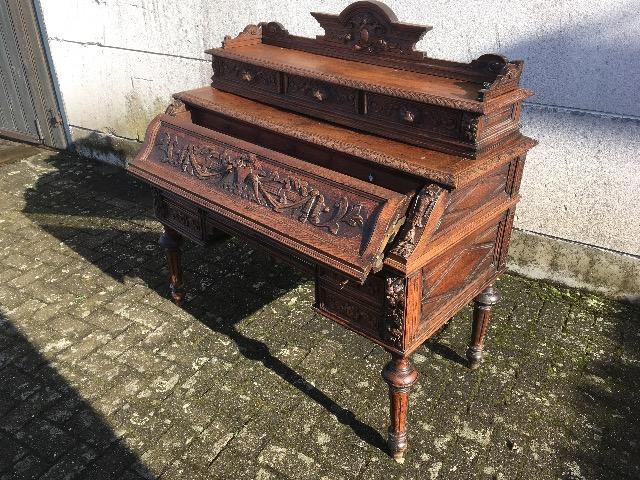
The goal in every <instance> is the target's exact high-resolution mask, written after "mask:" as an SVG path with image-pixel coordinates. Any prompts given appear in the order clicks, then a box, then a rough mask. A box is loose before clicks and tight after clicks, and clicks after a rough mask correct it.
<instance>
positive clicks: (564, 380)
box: [0, 153, 640, 480]
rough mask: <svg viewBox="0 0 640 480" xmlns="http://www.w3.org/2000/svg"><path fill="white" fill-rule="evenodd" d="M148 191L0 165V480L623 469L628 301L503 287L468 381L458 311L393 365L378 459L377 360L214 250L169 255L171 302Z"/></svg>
mask: <svg viewBox="0 0 640 480" xmlns="http://www.w3.org/2000/svg"><path fill="white" fill-rule="evenodd" d="M0 155H1V153H0ZM149 200H150V196H149V193H148V191H147V190H146V188H145V187H144V186H142V185H140V184H138V183H136V182H135V181H133V180H132V179H130V178H128V177H127V176H126V175H125V174H124V173H123V172H122V171H121V170H118V169H116V168H113V167H109V166H106V165H102V164H98V163H94V162H92V161H89V160H86V159H80V158H76V157H73V156H69V155H65V154H51V153H42V154H38V155H35V156H33V157H30V158H27V159H24V160H22V161H20V162H18V163H14V164H10V165H4V166H2V167H0V392H1V393H0V480H8V479H14V478H15V479H18V478H20V479H22V478H32V479H38V478H42V479H62V478H65V479H72V478H80V479H91V480H93V479H122V480H125V479H126V480H140V479H141V478H158V477H159V478H161V479H162V480H170V479H194V480H197V479H205V478H207V479H208V478H214V479H217V478H224V479H245V478H246V479H263V480H265V479H274V478H308V479H320V478H327V479H332V480H333V479H341V478H344V479H356V478H357V479H362V480H369V479H383V478H384V479H389V478H394V479H395V478H398V479H400V478H402V479H411V478H419V479H427V480H429V479H432V480H434V479H458V478H461V479H469V478H474V479H475V478H478V479H485V478H486V479H521V478H522V479H551V478H562V479H600V478H602V479H617V478H640V428H639V427H640V388H639V387H640V326H639V323H638V320H639V313H638V309H637V307H634V306H630V305H626V304H623V303H619V302H612V301H609V300H606V299H604V298H601V297H597V296H592V295H589V294H585V293H581V292H578V291H575V290H570V289H565V288H559V287H554V286H552V285H549V284H545V283H542V282H533V281H529V280H525V279H522V278H518V277H513V276H508V275H505V276H504V277H503V278H502V280H501V281H500V282H499V287H500V288H501V289H502V292H503V294H504V300H503V302H502V303H501V304H500V306H499V307H498V308H497V311H496V314H495V318H494V321H493V325H492V328H491V331H490V336H489V338H488V341H487V349H488V356H487V360H486V362H485V364H484V365H483V367H482V368H481V369H480V370H479V371H477V372H470V371H468V370H467V369H466V368H465V367H464V366H463V365H462V360H461V357H460V355H461V354H463V353H464V350H465V345H466V342H467V341H468V337H469V332H470V319H469V311H468V310H467V311H465V312H463V314H461V316H460V318H457V319H456V320H455V321H454V322H452V323H451V324H450V326H449V327H448V328H447V329H446V330H444V331H443V332H441V333H440V334H439V335H438V336H437V338H435V339H433V340H432V341H430V342H428V343H427V344H426V345H425V346H424V347H422V348H421V349H419V351H418V353H417V354H416V355H415V357H414V360H415V363H416V366H417V368H418V371H419V375H420V378H419V383H418V386H417V387H416V388H415V389H414V391H413V394H412V397H411V411H410V419H409V421H410V442H411V450H410V451H409V453H408V454H407V459H406V462H405V463H404V464H403V465H399V464H396V463H395V462H393V461H392V460H390V459H389V458H388V457H387V456H386V455H385V453H384V452H383V451H382V446H383V443H384V439H383V436H382V435H381V433H383V432H384V431H385V428H386V425H387V415H388V413H387V405H388V404H387V392H386V386H385V384H384V383H383V382H382V380H381V379H380V376H379V372H380V369H381V367H382V366H383V365H384V363H385V362H386V359H387V357H386V354H385V352H384V351H382V350H381V349H380V348H378V347H374V346H372V345H371V344H370V343H369V342H367V341H365V340H364V339H362V338H360V337H358V336H356V335H354V334H352V333H349V332H346V331H345V330H343V329H342V328H340V327H338V326H334V325H332V324H331V323H330V322H329V321H328V320H325V319H323V318H322V317H319V316H318V315H316V314H314V313H313V312H312V311H311V309H310V306H311V303H312V300H313V290H312V283H311V282H310V281H309V279H307V278H304V277H303V276H301V275H299V274H296V273H295V272H292V271H291V270H290V269H289V268H288V267H286V266H282V265H274V264H272V263H271V261H270V260H269V258H267V257H265V256H263V255H262V254H260V253H259V252H256V251H253V250H252V249H251V248H250V247H248V246H247V245H245V244H243V243H241V242H239V241H237V240H235V239H232V240H228V241H224V242H220V243H218V244H217V245H215V246H213V247H211V248H209V249H207V250H204V249H202V248H200V247H196V246H194V245H188V246H187V250H186V252H185V255H184V261H185V276H186V280H187V282H188V291H189V295H188V297H187V303H186V306H185V308H184V309H179V308H177V307H175V306H174V305H173V304H171V302H169V301H168V300H167V298H166V297H167V288H166V282H165V278H164V277H165V275H166V270H165V269H164V262H163V254H162V252H161V250H160V249H159V247H158V245H157V238H158V236H159V232H160V229H159V226H158V225H157V224H156V223H155V222H154V221H152V220H151V219H150V216H149V210H150V203H149Z"/></svg>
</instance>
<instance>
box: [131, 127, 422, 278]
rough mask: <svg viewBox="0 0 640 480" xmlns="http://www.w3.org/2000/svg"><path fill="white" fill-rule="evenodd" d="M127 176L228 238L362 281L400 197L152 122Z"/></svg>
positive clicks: (228, 140) (403, 204)
mask: <svg viewBox="0 0 640 480" xmlns="http://www.w3.org/2000/svg"><path fill="white" fill-rule="evenodd" d="M129 171H130V172H131V173H133V174H134V175H136V176H138V177H140V178H142V179H144V180H146V181H148V182H149V183H151V184H153V185H155V186H157V187H160V188H162V189H165V190H167V191H170V192H173V193H175V194H177V195H178V196H182V197H184V198H187V199H189V200H191V201H192V202H194V203H196V204H198V205H200V206H201V207H203V208H204V209H206V210H207V211H208V212H210V215H211V216H212V219H213V220H214V221H215V222H217V223H219V224H220V225H221V226H223V228H224V227H226V228H227V230H229V231H232V232H234V231H237V232H240V233H243V234H245V235H248V236H249V237H250V238H252V239H254V240H256V241H257V242H258V243H261V244H263V245H266V246H268V247H271V248H274V249H276V250H279V251H284V252H285V253H287V252H289V253H291V254H293V255H296V256H298V257H300V258H303V259H306V260H309V261H312V262H314V263H319V264H322V265H324V266H326V267H328V268H330V269H332V270H334V271H337V272H340V273H342V274H343V275H345V276H347V277H349V278H351V279H353V280H357V281H358V282H364V281H365V279H366V277H367V276H368V274H369V272H370V271H371V270H374V271H375V270H377V269H380V268H381V267H382V260H383V250H384V248H385V246H386V244H387V242H388V241H389V238H390V236H391V235H392V234H393V233H394V231H395V229H396V228H397V226H398V225H399V220H400V219H401V218H402V217H404V215H405V212H406V209H407V206H408V200H409V199H408V197H407V196H406V195H403V194H401V193H397V192H394V191H391V190H388V189H385V188H382V187H379V186H377V185H373V184H371V183H367V182H364V181H361V180H358V179H355V178H352V177H349V176H347V175H343V174H341V173H338V172H335V171H333V170H329V169H326V168H324V167H320V166H318V165H315V164H312V163H309V162H305V161H304V160H301V159H298V158H293V157H290V156H288V155H284V154H282V153H279V152H276V151H273V150H269V149H266V148H262V147H259V146H257V145H254V144H251V143H248V142H245V141H243V140H240V139H237V138H233V137H230V136H228V135H225V134H222V133H220V132H216V131H214V130H210V129H207V128H204V127H201V126H198V125H195V124H193V123H192V122H191V121H190V120H189V118H188V116H187V115H176V116H171V115H166V114H165V115H160V116H158V117H156V119H155V120H154V121H153V122H152V123H151V124H150V125H149V128H148V130H147V137H146V140H145V145H144V146H143V148H142V150H141V151H140V153H139V154H138V156H137V157H136V158H135V159H134V160H133V161H132V162H131V163H130V164H129Z"/></svg>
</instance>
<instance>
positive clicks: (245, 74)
mask: <svg viewBox="0 0 640 480" xmlns="http://www.w3.org/2000/svg"><path fill="white" fill-rule="evenodd" d="M240 78H241V79H242V80H244V81H245V82H250V81H251V80H253V75H251V72H248V71H247V70H243V71H242V73H241V74H240Z"/></svg>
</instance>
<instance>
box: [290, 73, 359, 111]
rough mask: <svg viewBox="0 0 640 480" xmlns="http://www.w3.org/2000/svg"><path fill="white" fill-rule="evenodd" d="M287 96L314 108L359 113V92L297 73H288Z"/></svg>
mask: <svg viewBox="0 0 640 480" xmlns="http://www.w3.org/2000/svg"><path fill="white" fill-rule="evenodd" d="M286 84H287V88H286V96H287V97H289V98H291V99H293V100H295V101H300V102H304V104H307V105H309V106H310V107H313V108H322V109H329V110H332V111H341V112H345V113H350V114H354V115H355V114H357V101H358V92H357V90H355V89H353V88H348V87H342V86H340V85H333V84H330V83H326V82H321V81H318V80H313V79H310V78H305V77H300V76H297V75H288V76H287V80H286Z"/></svg>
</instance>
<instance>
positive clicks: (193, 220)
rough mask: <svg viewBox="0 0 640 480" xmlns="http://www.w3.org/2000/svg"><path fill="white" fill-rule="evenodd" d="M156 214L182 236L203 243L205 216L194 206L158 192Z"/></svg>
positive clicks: (155, 204)
mask: <svg viewBox="0 0 640 480" xmlns="http://www.w3.org/2000/svg"><path fill="white" fill-rule="evenodd" d="M153 207H154V213H155V216H156V218H157V219H158V220H160V221H161V222H162V223H163V224H166V225H168V226H170V227H172V228H173V229H174V230H177V231H178V232H180V233H181V234H183V235H185V236H187V237H189V238H191V239H192V240H196V241H198V242H201V241H202V240H204V229H203V216H202V214H201V212H200V211H199V210H198V209H197V208H195V207H194V206H193V205H189V204H187V203H186V202H181V201H180V200H179V199H177V198H174V197H173V196H172V195H167V194H166V193H162V192H160V191H156V193H155V197H154V204H153Z"/></svg>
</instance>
